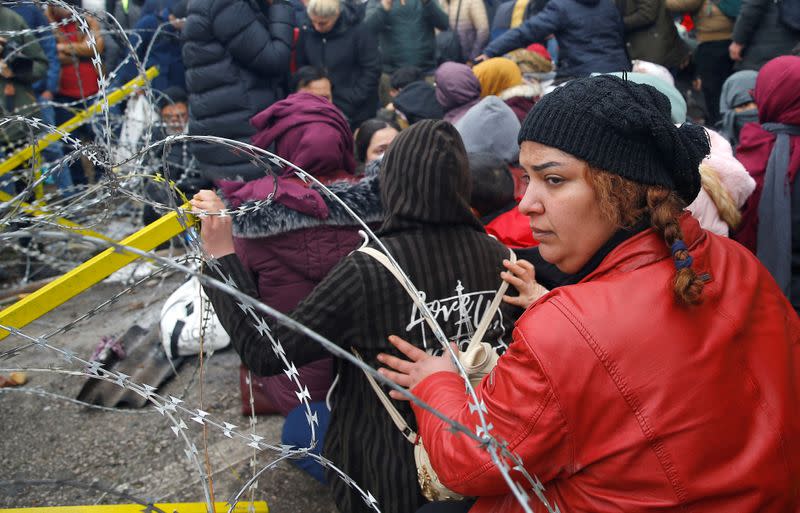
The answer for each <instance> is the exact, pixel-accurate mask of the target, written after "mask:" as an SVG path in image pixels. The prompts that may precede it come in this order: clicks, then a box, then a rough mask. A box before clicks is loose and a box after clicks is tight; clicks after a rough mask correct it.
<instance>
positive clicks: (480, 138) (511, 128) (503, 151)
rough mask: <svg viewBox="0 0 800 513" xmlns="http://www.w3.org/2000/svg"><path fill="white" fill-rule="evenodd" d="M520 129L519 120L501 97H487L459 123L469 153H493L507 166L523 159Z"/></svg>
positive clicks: (457, 126)
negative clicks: (520, 150) (520, 147)
mask: <svg viewBox="0 0 800 513" xmlns="http://www.w3.org/2000/svg"><path fill="white" fill-rule="evenodd" d="M519 129H520V122H519V118H517V115H516V114H515V113H514V111H513V110H512V109H511V107H509V106H508V105H506V103H505V102H504V101H503V100H501V99H500V98H498V97H497V96H487V97H486V98H484V99H483V100H481V101H480V103H478V104H477V105H475V106H474V107H472V108H471V109H469V111H467V113H466V114H465V115H464V117H462V118H461V119H460V120H459V121H458V123H456V130H458V133H459V134H461V137H462V138H463V140H464V146H465V147H466V148H467V152H469V153H491V154H492V155H494V156H496V157H499V158H501V159H503V160H504V161H506V162H507V163H513V162H516V161H517V159H519V143H518V142H517V135H518V134H519Z"/></svg>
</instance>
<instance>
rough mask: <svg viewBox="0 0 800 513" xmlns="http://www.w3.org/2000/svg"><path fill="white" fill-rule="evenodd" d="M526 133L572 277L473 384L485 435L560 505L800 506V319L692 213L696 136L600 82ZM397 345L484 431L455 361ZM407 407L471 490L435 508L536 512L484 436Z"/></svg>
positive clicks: (737, 249)
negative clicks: (477, 383) (485, 426)
mask: <svg viewBox="0 0 800 513" xmlns="http://www.w3.org/2000/svg"><path fill="white" fill-rule="evenodd" d="M519 140H520V142H521V155H520V162H521V164H522V165H523V167H524V168H525V171H526V175H527V179H528V180H529V185H528V188H527V191H526V193H525V196H524V198H523V200H522V202H521V203H520V207H519V208H520V210H521V211H522V213H523V214H526V215H527V216H528V217H529V218H530V224H531V229H532V231H533V235H534V237H535V238H536V239H537V240H538V241H540V246H539V247H540V249H541V255H542V257H543V258H544V259H545V260H547V261H548V262H550V263H552V264H555V265H556V266H557V267H558V268H559V269H560V270H561V271H564V272H567V273H570V274H571V275H572V282H571V284H569V285H566V286H563V287H560V288H558V289H555V290H553V291H550V292H547V293H545V294H544V295H542V296H541V297H539V298H538V299H536V300H535V301H534V302H533V304H532V305H531V306H530V307H529V308H528V309H527V311H526V312H525V313H524V314H523V315H522V317H520V319H519V320H518V321H517V324H516V328H515V330H514V339H513V343H512V344H511V345H510V346H509V349H508V351H507V352H506V353H505V354H504V355H503V356H502V357H501V358H500V360H499V362H498V364H497V366H496V367H495V368H494V370H493V371H492V373H491V374H490V375H489V376H487V377H486V378H485V379H484V380H483V381H482V382H481V384H480V386H479V387H478V388H476V393H477V396H478V400H479V403H481V404H482V405H483V406H484V407H483V408H481V409H482V410H483V411H484V417H485V419H486V423H487V424H488V425H489V430H488V432H489V434H490V435H491V436H492V437H494V439H495V440H497V441H499V442H502V443H505V444H507V448H508V450H509V451H511V452H513V453H514V454H516V455H518V456H519V457H520V458H521V460H522V463H523V465H524V467H525V469H526V470H527V471H528V472H529V473H530V474H531V475H535V476H536V477H538V479H539V480H541V482H542V483H543V484H544V492H543V493H544V497H546V499H547V502H548V503H549V505H550V507H551V508H555V506H558V508H559V509H560V510H561V511H569V512H578V511H592V512H606V511H615V512H616V511H625V512H655V511H658V512H671V511H676V512H677V511H691V512H697V513H705V512H719V511H736V512H762V513H763V512H776V513H777V512H785V513H789V512H797V511H800V373H798V369H800V320H799V319H798V317H797V315H796V314H795V312H794V310H793V309H792V307H791V305H790V304H789V303H788V301H787V300H786V298H785V297H784V296H783V294H782V293H781V291H780V290H779V288H778V287H777V285H776V283H775V281H774V280H773V279H772V277H771V276H770V274H769V273H768V272H767V270H766V269H765V268H764V267H763V266H762V265H761V264H760V263H759V262H758V260H757V259H756V258H755V257H754V255H752V253H750V252H749V251H747V250H746V249H745V248H743V247H742V246H740V245H738V244H737V243H735V242H733V241H730V240H728V239H726V238H723V237H719V236H716V235H714V234H712V233H710V232H707V231H704V230H702V229H701V228H700V226H699V225H698V223H697V221H695V220H694V219H693V218H692V217H691V216H690V215H688V213H686V212H684V211H683V208H684V207H685V206H686V205H687V204H688V203H690V202H691V201H692V200H693V199H694V197H695V196H696V195H697V193H698V191H699V189H700V176H699V174H698V171H697V169H698V164H699V162H700V160H701V159H702V158H703V156H704V155H705V154H706V153H707V152H708V141H707V139H706V138H705V136H704V135H703V133H702V129H701V128H700V127H697V126H691V125H683V126H681V127H680V128H677V127H675V126H674V125H672V124H671V122H670V119H669V103H668V102H667V99H666V97H664V96H662V95H661V94H660V93H658V92H657V91H656V90H655V89H653V88H652V87H650V86H646V85H638V84H634V83H631V82H627V81H625V80H622V79H619V78H616V77H610V76H600V77H593V78H587V79H579V80H575V81H572V82H570V83H568V84H567V85H566V86H564V87H562V88H560V89H557V90H556V91H554V92H553V93H551V94H549V95H547V96H545V97H544V98H543V99H542V100H541V101H540V102H539V103H537V105H536V107H534V109H533V110H532V112H531V114H530V115H529V116H528V117H527V119H526V120H525V123H524V125H523V127H522V129H521V131H520V135H519ZM506 277H507V280H509V281H511V282H512V283H514V284H522V282H523V281H525V278H526V276H508V275H507V276H506ZM520 286H521V292H523V295H526V294H527V292H526V291H528V290H529V289H530V287H531V286H532V285H531V283H530V282H529V283H528V284H527V285H520ZM391 340H392V341H393V343H394V345H395V346H396V347H397V348H398V349H399V350H400V351H401V352H402V353H404V354H405V355H406V357H407V358H408V360H406V359H400V358H397V357H395V356H391V355H388V354H383V355H380V356H379V360H380V361H381V362H382V363H383V364H384V365H386V366H387V367H389V368H391V369H393V370H390V369H389V368H384V369H382V370H381V372H382V373H383V374H384V375H385V376H387V377H388V378H390V379H392V380H394V381H395V382H396V383H397V384H399V385H401V386H403V387H408V388H409V389H410V390H411V392H413V394H414V395H416V396H417V397H418V398H419V399H421V400H422V401H424V402H426V403H427V404H428V405H430V406H432V407H434V408H435V409H436V410H438V411H440V412H441V413H443V414H444V415H446V416H447V417H449V418H451V419H454V420H455V421H457V422H459V423H460V424H463V425H464V426H466V427H467V428H468V430H470V431H471V432H472V433H476V431H477V433H478V434H479V436H480V435H481V433H482V431H481V424H480V423H479V422H478V418H477V416H476V411H477V409H478V408H476V407H475V406H474V405H473V404H471V399H470V397H469V396H468V395H466V394H465V392H464V381H463V379H462V377H460V376H459V375H458V374H457V373H456V372H455V368H454V366H453V363H452V362H451V360H450V359H449V358H448V357H431V356H428V355H427V354H424V353H421V352H420V351H419V350H417V349H415V348H412V347H411V346H409V345H407V344H405V343H404V342H403V341H402V340H400V339H398V338H396V337H391ZM392 395H393V397H395V399H400V398H402V397H403V396H402V395H401V394H399V393H398V392H392ZM413 408H414V412H415V414H416V419H417V422H418V427H419V429H418V433H419V434H420V436H421V439H422V440H423V441H424V443H425V447H426V449H427V451H428V454H429V456H430V460H431V464H432V466H433V468H434V469H435V470H436V472H437V473H438V475H439V478H440V479H441V481H442V483H443V484H444V485H445V486H447V487H448V488H450V489H451V490H453V491H456V492H458V493H460V494H462V495H464V496H468V497H474V498H476V499H475V500H474V501H473V500H469V501H464V502H462V503H450V504H442V503H431V504H429V505H427V506H426V507H424V508H423V510H425V511H470V512H472V513H475V512H489V511H491V512H517V511H523V507H522V506H521V505H520V503H519V502H518V500H517V498H516V497H515V495H513V494H512V492H511V490H510V489H509V487H508V485H507V483H506V481H505V480H504V477H503V474H502V473H501V471H500V470H499V469H498V467H497V465H495V464H494V463H493V462H492V460H491V459H490V457H489V454H488V453H487V451H486V450H485V447H482V446H481V445H480V444H479V443H477V442H476V441H475V440H474V439H472V438H470V437H467V436H464V435H463V434H459V435H457V434H454V433H453V431H452V430H449V429H448V427H449V426H448V425H447V424H446V423H444V422H443V421H442V420H441V419H439V418H438V417H436V416H434V415H433V414H432V413H431V412H429V411H428V410H426V409H424V408H421V407H419V406H418V405H413ZM483 436H485V435H483ZM512 466H513V465H512ZM512 466H509V467H508V468H509V469H511V468H512ZM509 471H510V475H511V478H512V479H513V480H514V481H515V482H517V483H520V484H522V487H523V488H522V489H523V490H524V491H525V493H527V495H529V496H530V497H531V499H530V501H529V502H528V505H529V507H530V510H532V511H547V507H546V506H545V505H544V502H543V501H541V500H539V499H537V498H536V495H535V494H534V493H533V492H534V490H533V489H532V487H531V486H530V485H527V486H526V485H525V483H526V482H527V481H525V480H523V479H522V475H521V474H520V473H519V472H517V471H516V470H509Z"/></svg>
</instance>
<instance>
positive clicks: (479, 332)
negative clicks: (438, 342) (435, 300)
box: [350, 246, 517, 444]
mask: <svg viewBox="0 0 800 513" xmlns="http://www.w3.org/2000/svg"><path fill="white" fill-rule="evenodd" d="M357 251H360V252H362V253H366V254H367V255H369V256H371V257H372V258H374V259H375V260H377V261H378V262H380V263H381V264H382V265H383V266H384V267H386V269H387V270H388V271H389V272H390V273H392V276H394V277H395V278H396V279H397V281H399V282H400V284H401V285H402V286H403V288H404V289H405V290H406V292H407V293H408V295H409V296H411V299H412V300H413V301H414V304H415V305H416V306H417V308H419V309H420V311H422V308H423V307H424V305H423V304H422V300H421V299H420V298H419V296H418V295H417V294H415V293H414V291H413V290H412V289H411V287H409V285H408V284H407V283H406V281H405V280H404V279H403V276H402V275H401V274H400V270H399V269H398V268H397V267H396V266H395V265H394V264H392V262H391V260H389V258H388V257H387V256H386V255H384V254H383V253H381V252H380V251H378V250H377V249H375V248H370V247H367V246H362V247H360V248H358V250H357ZM509 253H510V256H509V258H510V259H511V261H512V262H516V261H517V256H516V255H515V254H514V251H513V250H510V249H509ZM507 289H508V282H506V281H505V280H503V283H501V284H500V288H499V289H498V290H497V294H495V295H494V299H492V302H491V304H490V305H489V308H488V309H487V310H486V312H484V314H483V317H481V321H480V323H479V324H478V328H477V329H476V330H475V333H474V334H473V335H472V338H471V339H470V341H469V347H472V345H473V344H480V343H481V341H482V339H483V335H484V334H485V333H486V330H487V329H488V328H489V323H491V322H492V318H493V317H494V314H495V313H496V312H497V310H498V308H500V302H501V301H502V300H503V296H504V295H505V293H506V290H507ZM423 317H425V321H426V322H427V323H428V324H429V325H431V328H432V327H433V326H432V322H431V320H430V319H428V318H427V316H423ZM350 351H352V352H353V354H354V355H355V357H356V358H358V359H359V360H361V361H362V362H363V361H364V359H363V358H361V354H359V352H358V351H357V350H356V348H354V347H351V348H350ZM364 376H366V377H367V381H368V382H369V384H370V386H371V387H372V389H373V390H374V391H375V395H377V396H378V400H380V402H381V404H383V407H384V408H385V409H386V412H387V413H388V414H389V417H391V419H392V422H394V425H395V426H397V429H398V430H400V432H401V433H403V436H404V437H406V439H407V440H408V441H409V442H411V443H412V444H416V443H417V433H415V432H414V430H413V429H411V428H410V427H409V426H408V423H407V422H406V421H405V419H404V418H403V415H402V414H401V413H400V412H399V411H398V410H397V408H395V406H394V404H392V400H391V399H390V398H389V396H388V395H386V392H384V391H383V389H382V388H381V386H380V385H379V384H378V382H377V381H375V378H373V377H372V374H369V373H368V372H366V371H365V372H364Z"/></svg>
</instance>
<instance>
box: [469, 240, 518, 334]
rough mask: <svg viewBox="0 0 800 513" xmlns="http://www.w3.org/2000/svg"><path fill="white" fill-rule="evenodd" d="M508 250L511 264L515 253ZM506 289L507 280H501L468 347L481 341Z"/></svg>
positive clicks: (515, 258)
mask: <svg viewBox="0 0 800 513" xmlns="http://www.w3.org/2000/svg"><path fill="white" fill-rule="evenodd" d="M508 252H509V253H510V255H509V257H508V259H509V260H511V263H512V264H513V263H514V262H516V261H517V255H515V254H514V251H513V250H511V249H509V250H508ZM506 290H508V282H507V281H505V280H503V282H502V283H501V284H500V288H499V289H497V294H495V295H494V299H492V302H491V303H490V304H489V308H488V309H487V310H486V312H484V314H483V317H481V321H480V323H478V327H477V328H476V329H475V333H474V334H473V335H472V338H471V339H470V341H469V347H471V346H472V345H473V344H480V343H481V342H483V336H484V335H485V334H486V330H487V329H489V324H491V322H492V319H493V318H494V314H495V313H497V310H498V309H499V308H500V303H501V302H502V301H503V296H504V295H505V294H506Z"/></svg>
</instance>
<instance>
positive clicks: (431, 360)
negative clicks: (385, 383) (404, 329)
mask: <svg viewBox="0 0 800 513" xmlns="http://www.w3.org/2000/svg"><path fill="white" fill-rule="evenodd" d="M389 342H391V344H392V345H393V346H394V347H396V348H397V349H398V350H399V351H400V352H401V353H403V354H404V355H405V356H406V357H407V358H408V360H404V359H402V358H398V357H396V356H392V355H390V354H386V353H380V354H379V355H378V361H379V362H381V363H382V364H384V365H385V366H386V367H389V368H388V369H387V368H383V367H382V368H380V369H378V372H380V373H381V375H382V376H383V377H385V378H388V379H390V380H391V381H394V382H395V383H396V384H398V385H400V386H401V387H405V388H407V389H409V390H411V389H412V388H414V387H415V386H417V384H419V382H420V381H422V380H423V379H425V378H427V377H428V376H430V375H431V374H435V373H437V372H456V366H455V365H454V364H453V359H452V357H451V356H450V353H449V352H446V353H445V354H443V355H442V356H432V355H429V354H428V353H426V352H425V351H423V350H422V349H420V348H418V347H416V346H414V345H411V344H409V343H408V342H406V341H405V340H403V339H402V338H400V337H398V336H396V335H391V336H389ZM451 347H452V348H453V351H454V352H455V353H456V354H457V353H458V346H456V344H451ZM389 396H390V397H391V398H392V399H398V400H401V401H408V397H406V396H404V395H403V394H401V393H400V392H398V391H396V390H391V391H390V392H389Z"/></svg>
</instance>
